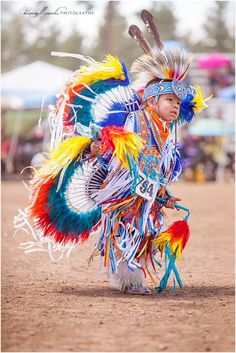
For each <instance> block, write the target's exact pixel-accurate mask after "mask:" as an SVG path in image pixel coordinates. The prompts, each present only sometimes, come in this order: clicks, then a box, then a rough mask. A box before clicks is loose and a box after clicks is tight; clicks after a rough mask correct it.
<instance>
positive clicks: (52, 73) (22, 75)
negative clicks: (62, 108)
mask: <svg viewBox="0 0 236 353" xmlns="http://www.w3.org/2000/svg"><path fill="white" fill-rule="evenodd" d="M71 73H72V71H70V70H67V69H64V68H61V67H59V66H56V65H52V64H49V63H47V62H43V61H35V62H33V63H31V64H28V65H25V66H23V67H19V68H17V69H14V70H12V71H9V72H6V73H5V74H3V75H2V100H3V105H4V106H9V107H12V108H36V107H40V106H41V103H42V100H43V99H45V103H50V102H51V101H50V100H52V96H55V94H56V93H59V92H60V91H61V90H62V88H63V86H64V84H65V82H66V81H67V79H68V78H69V77H70V75H71ZM54 99H55V97H54Z"/></svg>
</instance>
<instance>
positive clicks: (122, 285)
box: [108, 261, 144, 292]
mask: <svg viewBox="0 0 236 353" xmlns="http://www.w3.org/2000/svg"><path fill="white" fill-rule="evenodd" d="M108 277H109V280H110V283H111V285H112V286H113V287H115V288H117V289H119V290H120V291H122V292H123V291H124V290H125V289H126V288H130V287H133V286H135V287H142V286H143V280H144V274H143V271H142V270H141V269H138V268H136V269H135V270H134V271H131V270H130V269H129V268H128V265H127V262H126V261H122V262H120V263H119V264H118V272H117V273H113V272H112V269H111V266H109V267H108Z"/></svg>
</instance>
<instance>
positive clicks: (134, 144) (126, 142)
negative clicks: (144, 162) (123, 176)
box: [111, 132, 144, 169]
mask: <svg viewBox="0 0 236 353" xmlns="http://www.w3.org/2000/svg"><path fill="white" fill-rule="evenodd" d="M111 139H112V142H113V144H114V146H115V150H114V153H113V155H114V156H115V157H116V158H117V159H119V160H120V161H121V163H122V166H123V167H124V168H127V169H128V168H129V164H128V159H127V155H128V156H133V157H134V160H135V162H137V161H138V156H139V151H140V149H141V148H143V146H144V142H143V140H142V139H141V138H140V137H139V136H138V135H137V134H136V133H131V132H125V133H124V134H122V133H119V134H118V133H115V132H114V133H111Z"/></svg>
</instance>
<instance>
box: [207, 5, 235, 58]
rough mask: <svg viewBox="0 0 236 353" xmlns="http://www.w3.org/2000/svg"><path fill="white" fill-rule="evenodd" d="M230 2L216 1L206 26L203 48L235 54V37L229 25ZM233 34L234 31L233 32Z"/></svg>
mask: <svg viewBox="0 0 236 353" xmlns="http://www.w3.org/2000/svg"><path fill="white" fill-rule="evenodd" d="M228 5H229V2H228V1H214V3H213V7H212V10H211V11H209V14H208V16H207V19H206V23H205V24H204V30H205V34H206V35H205V39H204V43H202V48H203V49H205V50H208V51H209V49H210V50H216V51H220V52H234V36H233V34H232V33H231V31H230V27H229V25H228V23H227V18H226V13H227V8H228ZM232 32H233V31H232Z"/></svg>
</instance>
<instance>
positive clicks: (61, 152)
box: [36, 136, 91, 177]
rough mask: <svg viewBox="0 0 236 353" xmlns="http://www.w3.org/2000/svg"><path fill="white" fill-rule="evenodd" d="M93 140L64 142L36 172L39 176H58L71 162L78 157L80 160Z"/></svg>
mask: <svg viewBox="0 0 236 353" xmlns="http://www.w3.org/2000/svg"><path fill="white" fill-rule="evenodd" d="M90 143H91V139H90V138H88V137H84V136H77V137H71V138H69V139H67V140H65V141H62V142H61V143H60V145H59V146H58V148H57V149H56V150H54V151H51V152H49V155H48V157H49V159H48V161H46V162H45V163H44V164H43V166H42V167H41V168H40V169H39V170H38V171H37V172H36V174H37V175H38V176H41V177H45V176H47V175H52V176H56V175H57V174H58V173H59V172H60V170H61V169H64V168H67V166H68V165H69V164H70V162H71V161H72V160H73V159H75V158H76V157H77V160H79V158H80V156H81V152H83V150H84V149H85V148H86V147H87V146H89V144H90Z"/></svg>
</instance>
